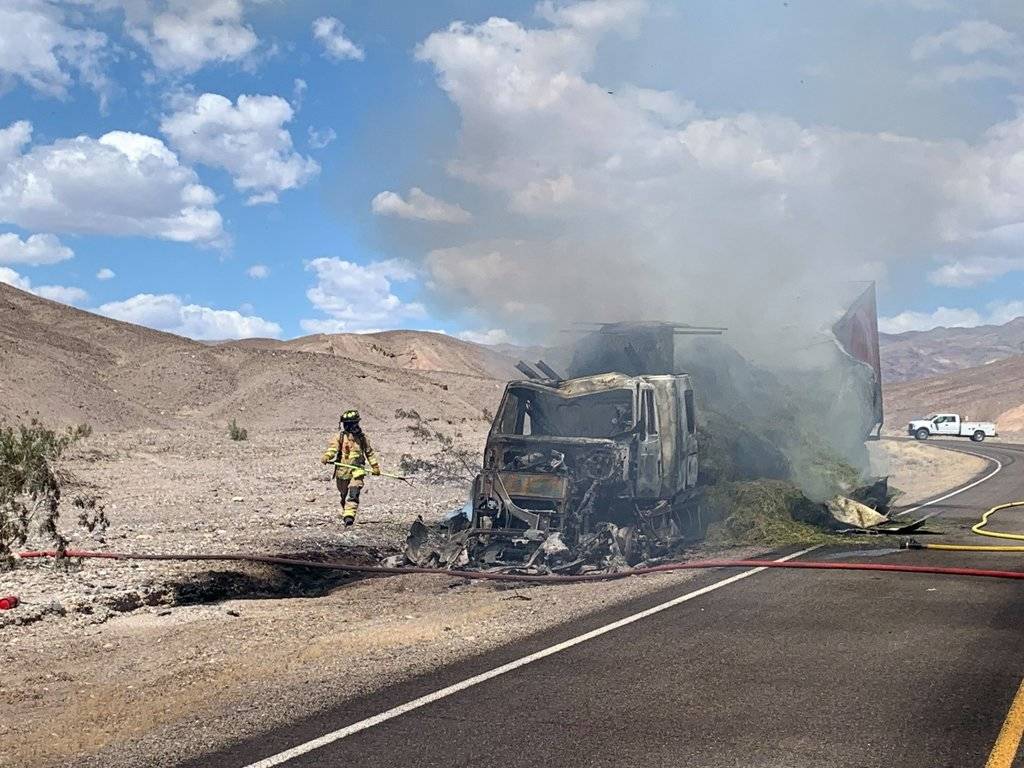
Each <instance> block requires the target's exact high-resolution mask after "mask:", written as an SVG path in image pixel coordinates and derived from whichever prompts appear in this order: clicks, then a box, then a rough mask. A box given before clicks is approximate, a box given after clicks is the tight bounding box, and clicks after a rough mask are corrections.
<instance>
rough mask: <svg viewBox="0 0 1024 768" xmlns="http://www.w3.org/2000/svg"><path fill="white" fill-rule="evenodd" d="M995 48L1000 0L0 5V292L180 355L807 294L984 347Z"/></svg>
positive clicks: (667, 314)
mask: <svg viewBox="0 0 1024 768" xmlns="http://www.w3.org/2000/svg"><path fill="white" fill-rule="evenodd" d="M457 22H461V23H457ZM1022 36H1024V7H1021V6H1020V4H1019V3H1016V2H1010V1H1009V0H1005V1H1003V2H1000V1H999V0H987V1H986V0H979V2H975V3H952V2H950V3H945V2H942V0H853V1H852V2H848V3H820V2H811V1H810V0H789V1H788V2H776V3H753V2H726V1H722V0H716V1H713V0H700V1H698V0H693V1H692V2H662V1H660V0H649V2H648V1H645V0H593V1H585V2H578V3H572V2H546V3H540V4H537V3H534V2H488V3H484V2H435V3H419V2H382V3H372V4H371V3H357V2H312V1H309V2H283V0H278V1H275V0H209V2H205V3H204V2H191V1H189V2H185V1H184V0H74V2H48V1H47V0H0V168H2V169H3V170H2V171H0V280H3V281H5V282H9V283H12V284H14V285H17V286H19V287H22V288H27V289H29V290H33V291H35V292H37V293H39V294H40V295H43V296H47V297H49V298H54V299H57V300H62V301H66V302H69V303H73V304H75V305H77V306H80V307H83V308H87V309H92V310H95V311H99V312H101V313H103V314H107V315H109V316H112V317H118V318H121V319H126V320H129V321H133V322H139V323H142V324H146V325H150V326H152V327H157V328H161V329H163V330H170V331H173V332H178V333H183V334H186V335H192V336H195V337H197V338H228V337H239V336H248V335H274V336H280V337H285V338H287V337H293V336H297V335H302V334H304V333H309V332H316V331H325V332H333V331H365V330H376V329H386V328H395V327H406V328H422V329H437V330H444V331H446V332H449V333H452V334H462V335H464V336H465V337H467V338H472V339H479V340H490V341H501V340H505V339H507V338H518V339H527V338H535V337H539V336H543V335H545V334H546V333H548V332H549V331H551V330H552V329H555V328H557V327H562V326H564V325H565V324H566V323H568V322H572V321H574V320H579V319H602V320H603V319H613V318H614V317H619V316H631V315H632V316H637V317H639V316H643V315H647V316H650V317H664V318H670V319H678V320H690V319H694V320H698V321H707V320H712V319H713V320H723V321H729V322H735V321H737V320H742V319H744V318H746V319H749V318H750V316H751V315H755V316H756V314H757V312H756V306H757V303H758V301H759V299H763V298H765V297H766V296H767V295H769V294H772V293H776V292H778V289H783V288H784V289H786V290H790V289H792V288H793V286H797V287H798V288H799V289H800V290H801V291H804V290H806V291H818V292H820V291H821V288H820V286H821V285H824V283H825V278H827V279H829V280H852V279H862V278H870V279H876V280H878V281H879V286H880V302H881V307H880V309H881V313H882V314H883V315H884V316H885V318H884V321H883V326H884V327H885V328H887V329H889V330H903V329H914V328H925V327H930V326H932V325H936V324H946V325H974V324H979V323H983V322H1003V321H1005V320H1008V319H1010V318H1012V317H1013V316H1015V315H1019V314H1024V303H1022V301H1021V288H1022V285H1024V282H1022V279H1021V273H1022V271H1024V255H1022V254H1021V252H1020V245H1021V243H1022V242H1024V118H1021V116H1020V113H1019V109H1020V105H1021V104H1022V102H1020V100H1019V97H1020V93H1021V78H1022V77H1024V42H1022ZM79 137H80V138H79ZM638 307H642V308H643V309H642V310H641V309H638Z"/></svg>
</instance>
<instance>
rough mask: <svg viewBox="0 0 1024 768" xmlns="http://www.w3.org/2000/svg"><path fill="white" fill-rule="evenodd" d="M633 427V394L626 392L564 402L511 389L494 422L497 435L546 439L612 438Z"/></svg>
mask: <svg viewBox="0 0 1024 768" xmlns="http://www.w3.org/2000/svg"><path fill="white" fill-rule="evenodd" d="M633 424H634V421H633V393H632V391H631V390H627V389H620V390H614V391H611V392H596V393H594V394H592V395H580V396H578V397H571V398H564V397H559V396H558V395H554V394H551V393H549V392H544V391H541V390H536V389H531V388H528V387H521V388H514V389H510V390H509V392H508V394H507V395H506V397H505V400H504V401H503V402H502V404H501V409H500V411H499V413H498V419H497V426H498V432H499V433H500V434H503V435H545V436H550V437H596V438H608V437H615V436H616V435H620V434H622V433H623V432H626V431H628V430H630V429H632V427H633Z"/></svg>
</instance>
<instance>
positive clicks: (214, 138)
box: [160, 93, 320, 204]
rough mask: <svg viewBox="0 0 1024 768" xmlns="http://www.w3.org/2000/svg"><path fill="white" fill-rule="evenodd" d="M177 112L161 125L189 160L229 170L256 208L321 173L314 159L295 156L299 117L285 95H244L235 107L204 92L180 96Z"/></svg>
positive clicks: (162, 129) (164, 119) (216, 96)
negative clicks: (293, 130)
mask: <svg viewBox="0 0 1024 768" xmlns="http://www.w3.org/2000/svg"><path fill="white" fill-rule="evenodd" d="M176 107H177V109H176V111H175V112H174V113H172V114H170V115H166V116H165V117H164V118H163V120H161V122H160V130H161V131H162V132H163V133H164V135H166V136H167V138H168V140H169V141H170V143H171V145H172V146H173V147H174V148H175V149H177V150H178V151H179V152H181V155H182V157H184V158H186V159H187V160H190V161H192V162H199V163H203V164H204V165H209V166H214V167H217V168H223V169H225V170H226V171H228V173H230V174H231V175H232V177H233V179H234V183H235V188H236V189H238V190H240V191H242V192H247V193H249V194H250V197H249V203H250V204H257V203H267V202H274V201H276V200H277V195H278V193H279V192H283V191H285V190H289V189H296V188H298V187H301V186H302V185H304V184H305V183H306V182H307V181H309V180H310V179H312V178H313V177H314V176H316V175H317V174H318V173H319V172H320V166H319V165H317V163H316V162H315V161H314V160H313V159H312V158H309V157H303V156H302V155H300V154H298V153H297V152H295V151H294V149H293V147H292V137H291V134H290V133H289V132H288V130H287V129H286V128H285V127H284V126H285V124H286V123H288V122H290V121H291V119H292V116H293V114H294V113H293V111H292V107H291V105H290V104H289V103H288V102H287V101H286V100H285V99H282V98H281V97H280V96H246V95H242V96H239V97H238V101H237V102H236V103H234V104H233V103H232V102H231V100H230V99H227V98H225V97H224V96H221V95H219V94H216V93H204V94H203V95H201V96H199V97H185V96H183V97H180V98H179V99H178V100H177V103H176Z"/></svg>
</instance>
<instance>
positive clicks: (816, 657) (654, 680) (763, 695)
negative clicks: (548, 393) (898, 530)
mask: <svg viewBox="0 0 1024 768" xmlns="http://www.w3.org/2000/svg"><path fill="white" fill-rule="evenodd" d="M955 447H956V448H958V449H960V450H965V451H969V452H972V453H977V454H980V455H983V456H987V457H990V458H994V459H998V460H999V461H1000V462H1002V464H1003V469H1002V471H1001V472H999V473H998V474H996V475H995V476H994V477H992V478H991V479H989V480H987V481H986V482H984V483H981V484H980V485H977V486H976V487H974V488H971V489H969V490H967V491H964V492H963V493H961V494H959V495H957V496H954V497H952V498H950V499H948V500H947V501H944V502H940V503H939V504H936V505H934V506H933V507H929V508H928V510H927V511H929V512H930V511H936V510H940V511H941V513H942V514H941V516H940V517H939V518H937V520H939V521H941V522H940V523H939V526H940V527H941V528H942V529H943V530H944V531H946V534H945V535H943V536H942V537H941V539H942V541H945V542H951V541H960V542H971V543H979V541H978V537H975V536H973V535H972V534H970V532H969V531H968V530H967V529H968V528H969V527H970V525H971V524H973V523H974V522H976V521H977V519H978V517H979V516H980V514H981V512H982V511H984V510H985V509H988V508H989V507H991V506H994V505H996V504H999V503H1003V502H1006V501H1011V500H1017V499H1019V498H1021V497H1024V446H1011V445H1000V444H997V443H986V444H983V445H981V446H975V445H972V444H971V443H969V442H966V441H965V442H963V443H960V442H958V443H956V444H955ZM924 511H925V510H922V513H923V512H924ZM917 514H920V513H915V514H914V515H913V516H916V515H917ZM997 523H998V525H997V526H996V527H997V528H998V529H1002V530H1013V531H1017V532H1021V533H1024V510H1011V511H1007V512H1005V513H1001V515H1000V517H999V518H998V520H997ZM933 538H937V537H933ZM980 543H989V544H991V543H998V542H994V541H993V540H982V541H981V542H980ZM836 557H843V558H846V559H849V560H858V561H864V562H889V563H913V564H938V565H964V566H971V567H979V568H994V569H1002V570H1018V571H1024V554H1005V553H1001V554H989V553H984V554H975V553H959V552H935V551H902V552H890V553H889V554H878V553H871V554H870V555H869V554H866V553H863V552H862V553H860V554H854V555H850V554H847V555H841V554H839V553H838V552H836V551H829V550H821V549H819V550H816V551H815V552H813V553H812V554H810V555H809V556H804V557H803V559H814V560H823V559H830V558H836ZM734 575H736V572H725V571H714V572H709V573H707V574H703V575H702V576H701V577H700V578H699V579H698V580H697V581H691V582H687V583H686V584H682V585H680V586H678V587H675V588H674V589H673V590H669V591H666V592H662V593H659V594H656V595H651V596H649V597H648V598H646V599H645V600H643V601H638V602H635V603H631V604H630V605H628V606H622V607H619V608H617V609H615V610H611V611H608V612H604V613H602V614H599V615H595V616H592V617H590V618H589V619H587V620H586V621H583V622H577V623H575V624H573V625H572V626H565V627H561V628H558V629H557V630H554V631H551V632H546V633H544V634H542V635H539V636H536V637H533V638H531V639H529V640H528V641H526V642H524V643H520V644H517V645H515V646H514V647H510V648H505V649H502V650H501V651H499V652H495V653H489V654H485V655H483V656H480V657H478V658H477V659H474V660H472V661H470V662H468V663H464V664H460V665H457V666H455V667H450V668H446V669H443V670H440V671H438V672H437V673H436V674H432V675H429V676H426V677H423V678H420V679H417V680H414V681H411V682H409V683H407V684H403V685H398V686H395V687H393V688H390V689H388V690H385V691H382V692H380V693H377V694H374V695H372V696H367V697H364V698H362V699H359V700H356V701H352V702H348V703H346V704H344V705H343V706H340V707H339V708H338V709H336V710H334V711H332V712H328V713H326V714H323V715H319V716H317V717H315V718H312V719H309V720H306V721H303V722H300V723H296V724H292V725H290V726H288V727H287V728H282V729H280V730H279V731H276V732H274V733H270V734H263V735H260V736H259V737H257V738H253V739H252V740H250V741H246V742H244V743H242V744H239V745H237V746H236V747H234V748H232V749H229V750H226V751H224V752H222V753H219V754H217V755H213V756H209V757H206V758H204V759H202V760H200V761H197V762H194V763H192V764H191V765H192V766H195V767H196V768H198V766H225V767H234V766H237V767H238V768H242V767H243V766H259V767H260V768H265V766H269V765H272V764H281V765H286V766H288V767H289V768H312V767H313V766H318V767H322V768H326V767H327V766H331V767H333V766H353V767H358V768H377V767H380V768H385V767H387V768H391V767H392V766H415V768H434V767H435V766H436V767H437V768H442V767H443V768H462V767H463V766H465V767H467V768H468V767H469V766H474V767H475V766H502V767H506V766H507V767H512V766H538V768H539V767H541V766H542V767H543V768H552V767H553V766H588V767H592V766H593V767H597V766H608V767H609V768H610V767H615V768H620V767H622V766H639V767H644V768H654V767H656V766H658V767H660V766H664V767H666V768H667V767H668V766H672V768H680V767H682V766H687V767H694V768H697V767H699V768H776V767H778V768H783V767H784V768H811V767H812V766H813V767H814V768H821V767H822V766H854V767H856V768H869V767H871V768H874V767H875V766H878V767H879V768H882V767H883V766H885V767H886V768H892V767H893V766H899V767H901V768H902V767H903V766H908V767H909V766H919V767H920V768H943V767H945V768H967V767H970V766H978V768H981V767H982V766H985V765H986V760H988V759H989V756H990V753H991V752H992V750H993V746H994V745H995V744H996V742H997V737H998V735H999V733H1000V729H1001V727H1002V726H1003V724H1004V721H1006V719H1007V714H1008V712H1009V711H1010V709H1011V704H1012V703H1013V701H1014V699H1015V694H1016V693H1017V691H1018V688H1019V686H1020V685H1021V679H1022V677H1024V582H1020V581H1002V580H995V579H969V578H959V577H942V576H931V575H920V574H894V573H873V572H872V573H864V572H842V571H804V570H801V571H787V570H782V569H772V570H769V571H763V572H759V573H756V574H753V575H750V576H748V577H745V578H742V579H741V580H737V581H735V582H733V583H729V584H727V585H725V586H721V587H720V588H715V589H714V590H713V591H709V592H707V593H706V594H701V595H697V596H695V597H693V599H688V600H686V601H685V602H681V603H679V604H677V605H674V606H672V607H670V608H667V609H665V610H661V611H660V612H658V613H655V614H654V615H650V616H647V617H645V618H642V619H640V620H637V621H635V622H633V623H630V624H628V625H626V626H622V627H620V628H617V629H614V630H612V631H608V632H606V633H604V634H601V635H600V636H597V637H594V638H592V639H588V640H586V641H585V642H580V643H578V644H576V645H573V646H572V647H569V648H567V649H565V650H562V651H560V652H557V653H553V654H552V655H549V656H546V657H544V658H541V659H539V660H537V661H534V662H532V663H529V664H526V665H523V666H520V667H518V668H516V669H514V670H512V671H509V672H506V673H504V674H501V675H499V676H496V677H493V678H491V679H488V680H486V681H484V682H480V683H479V684H476V685H472V686H471V687H467V688H465V689H464V690H461V691H458V692H456V693H453V694H452V695H448V696H445V697H443V698H439V699H438V700H436V701H433V702H432V703H429V704H426V705H424V706H421V707H419V708H417V709H414V710H412V711H409V712H406V713H404V714H400V715H398V716H394V717H392V718H391V719H388V720H387V721H386V722H383V723H381V724H378V725H374V726H372V727H367V728H364V729H362V730H359V731H358V732H356V733H354V734H352V735H348V736H345V737H343V738H337V739H336V740H333V741H331V743H328V744H326V745H324V746H320V747H319V748H316V749H309V750H308V751H305V752H303V753H302V754H300V755H298V756H296V757H294V758H292V759H289V760H286V761H283V762H280V763H275V762H274V761H273V760H272V759H271V760H268V758H271V757H272V756H274V755H279V754H280V753H282V752H283V751H285V750H289V749H293V748H296V747H298V749H299V750H307V749H308V747H309V745H308V744H307V742H309V741H310V740H312V739H316V738H318V737H322V736H323V735H324V734H329V733H332V732H335V735H337V734H336V731H337V730H338V729H340V728H344V727H345V726H348V725H350V724H353V723H356V722H359V721H362V720H364V719H365V718H368V717H370V716H372V715H375V714H377V713H382V712H386V711H388V710H390V709H391V708H394V707H396V706H400V705H402V704H404V703H406V702H410V701H412V700H414V699H416V698H417V697H421V696H424V695H427V694H431V693H433V692H436V691H438V690H440V689H443V688H445V686H450V685H452V684H456V683H459V682H460V681H464V680H466V679H467V678H470V677H472V676H474V675H478V674H481V673H487V672H488V671H489V670H493V669H495V668H496V667H499V666H500V665H502V664H504V663H507V662H510V661H513V660H515V659H519V658H522V657H524V656H526V655H528V654H531V653H534V652H537V651H540V650H541V649H545V648H550V647H551V646H552V645H554V644H557V643H560V642H563V641H566V640H571V638H574V637H578V636H579V635H581V634H582V633H585V632H587V631H589V630H593V629H595V628H599V627H604V626H606V625H608V624H609V623H610V622H614V621H616V620H619V619H622V618H623V617H626V616H628V615H631V614H635V613H637V612H638V611H642V610H644V609H647V608H650V607H652V606H656V605H660V604H663V603H665V602H666V601H668V600H671V599H672V598H676V597H679V596H680V595H683V594H689V593H692V592H694V590H697V589H699V588H700V587H703V586H712V585H715V584H717V583H719V582H722V581H723V580H724V579H727V578H729V577H730V576H734ZM332 738H333V737H332ZM303 744H307V746H305V747H304V746H301V745H303ZM260 761H264V762H262V763H261V762H260ZM997 765H998V768H1009V767H1010V766H1011V765H1012V766H1013V767H1014V768H1024V755H1021V754H1018V755H1017V757H1016V759H1012V758H1011V759H1010V760H1004V761H1003V762H1002V763H999V764H997Z"/></svg>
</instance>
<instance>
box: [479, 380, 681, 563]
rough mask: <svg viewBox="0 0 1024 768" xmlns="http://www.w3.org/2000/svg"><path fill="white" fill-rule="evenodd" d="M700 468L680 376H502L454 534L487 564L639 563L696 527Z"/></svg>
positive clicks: (660, 551)
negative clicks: (462, 527) (462, 520)
mask: <svg viewBox="0 0 1024 768" xmlns="http://www.w3.org/2000/svg"><path fill="white" fill-rule="evenodd" d="M697 469H698V463H697V437H696V415H695V413H694V400H693V388H692V386H691V385H690V379H689V377H688V376H686V375H685V374H682V375H659V376H628V375H626V374H622V373H604V374H599V375H594V376H584V377H581V378H576V379H569V380H566V381H557V380H545V381H537V380H530V381H516V382H511V383H510V384H509V385H508V386H507V388H506V390H505V395H504V397H503V398H502V402H501V405H500V407H499V409H498V412H497V415H496V416H495V419H494V423H493V425H492V427H491V431H490V434H489V435H488V438H487V445H486V447H485V449H484V466H483V469H482V471H481V472H480V474H479V475H478V476H477V477H476V479H475V481H474V483H473V489H472V492H471V496H470V503H471V509H472V513H471V515H470V520H469V523H468V530H466V531H463V532H462V533H461V535H460V538H464V540H465V546H466V552H467V554H468V556H469V559H470V561H479V562H482V563H483V564H486V565H490V566H500V565H508V564H528V565H529V566H534V565H536V564H538V562H540V561H543V562H544V563H546V565H547V566H548V567H552V566H557V565H561V566H565V565H567V564H571V563H573V562H574V561H576V560H578V559H579V558H580V557H584V558H585V559H586V560H587V561H588V562H591V563H593V562H594V561H595V560H600V561H602V562H603V563H604V564H605V567H614V566H615V565H616V564H618V563H619V562H621V564H623V565H625V563H626V562H627V561H628V562H631V563H632V562H638V561H640V560H642V559H645V558H649V557H652V556H657V555H658V554H660V553H663V552H665V551H667V550H668V549H669V548H670V547H671V546H673V545H674V544H675V543H677V542H678V541H679V540H680V539H681V538H682V537H683V536H684V535H685V534H686V532H687V531H692V530H694V529H695V528H696V527H699V524H700V520H699V517H700V515H699V503H698V502H699V498H698V496H699V495H698V493H697V490H696V485H697Z"/></svg>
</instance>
